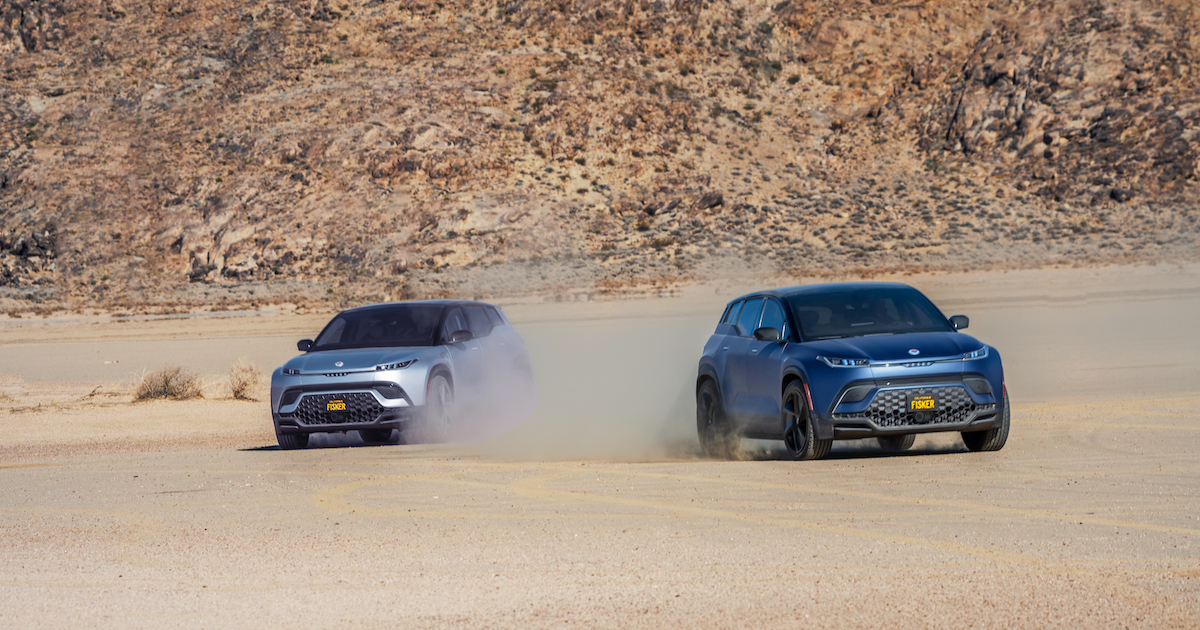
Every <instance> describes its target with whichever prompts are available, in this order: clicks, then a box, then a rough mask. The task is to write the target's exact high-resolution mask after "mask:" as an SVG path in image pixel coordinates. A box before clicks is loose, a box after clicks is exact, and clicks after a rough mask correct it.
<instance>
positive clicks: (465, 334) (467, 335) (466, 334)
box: [450, 330, 475, 343]
mask: <svg viewBox="0 0 1200 630" xmlns="http://www.w3.org/2000/svg"><path fill="white" fill-rule="evenodd" d="M474 338H475V335H472V334H471V331H469V330H456V331H454V334H452V335H450V343H458V342H460V341H470V340H472V339H474Z"/></svg>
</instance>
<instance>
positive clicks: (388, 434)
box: [358, 429, 392, 444]
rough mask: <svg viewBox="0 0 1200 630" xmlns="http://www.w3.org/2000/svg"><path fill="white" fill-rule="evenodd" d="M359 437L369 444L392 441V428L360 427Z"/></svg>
mask: <svg viewBox="0 0 1200 630" xmlns="http://www.w3.org/2000/svg"><path fill="white" fill-rule="evenodd" d="M358 437H360V438H362V441H364V442H366V443H367V444H383V443H386V442H391V441H392V430H391V429H359V430H358Z"/></svg>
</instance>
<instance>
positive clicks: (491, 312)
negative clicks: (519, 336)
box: [483, 306, 504, 326]
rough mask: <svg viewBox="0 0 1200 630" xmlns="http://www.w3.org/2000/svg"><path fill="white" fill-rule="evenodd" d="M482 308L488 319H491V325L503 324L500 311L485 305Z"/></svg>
mask: <svg viewBox="0 0 1200 630" xmlns="http://www.w3.org/2000/svg"><path fill="white" fill-rule="evenodd" d="M483 310H484V311H486V312H487V316H488V319H489V320H491V321H492V326H503V325H504V318H503V317H501V316H500V311H498V310H496V309H495V307H492V306H485V307H483Z"/></svg>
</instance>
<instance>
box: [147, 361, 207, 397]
mask: <svg viewBox="0 0 1200 630" xmlns="http://www.w3.org/2000/svg"><path fill="white" fill-rule="evenodd" d="M200 396H201V392H200V375H198V374H196V373H195V372H193V371H192V370H189V369H187V368H184V367H180V366H178V365H168V366H166V367H163V368H159V369H157V370H155V371H153V372H145V373H143V374H142V377H141V379H140V380H139V382H138V384H137V388H136V392H135V394H134V398H133V399H134V400H153V399H155V398H170V399H172V400H187V399H189V398H199V397H200Z"/></svg>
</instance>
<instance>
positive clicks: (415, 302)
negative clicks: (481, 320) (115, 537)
mask: <svg viewBox="0 0 1200 630" xmlns="http://www.w3.org/2000/svg"><path fill="white" fill-rule="evenodd" d="M410 304H411V305H421V306H443V307H446V306H462V305H466V304H478V305H480V306H492V305H491V304H488V303H487V302H476V301H473V300H404V301H400V302H379V303H377V304H363V305H362V306H355V307H354V308H348V309H346V310H344V311H342V312H343V313H347V312H350V311H359V310H367V309H372V308H380V307H385V306H401V305H410Z"/></svg>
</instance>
